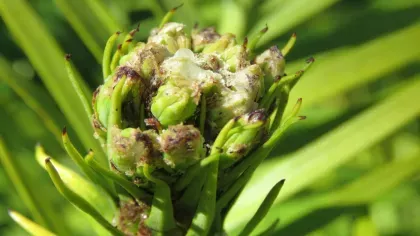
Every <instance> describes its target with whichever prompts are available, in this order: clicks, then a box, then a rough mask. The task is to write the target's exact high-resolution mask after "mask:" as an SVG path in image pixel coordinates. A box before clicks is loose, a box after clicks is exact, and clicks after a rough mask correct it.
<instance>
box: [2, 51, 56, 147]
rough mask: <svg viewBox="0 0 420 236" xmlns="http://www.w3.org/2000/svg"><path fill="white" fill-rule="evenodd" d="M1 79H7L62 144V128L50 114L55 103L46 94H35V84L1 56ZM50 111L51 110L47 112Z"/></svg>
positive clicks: (8, 83) (9, 84)
mask: <svg viewBox="0 0 420 236" xmlns="http://www.w3.org/2000/svg"><path fill="white" fill-rule="evenodd" d="M0 71H1V72H2V73H0V79H1V80H3V81H5V82H6V83H7V85H8V86H10V87H11V88H12V89H13V90H14V91H15V92H16V94H18V95H19V97H21V98H22V100H23V101H24V102H25V104H26V105H27V106H29V107H30V108H31V109H32V110H34V111H35V112H36V114H37V115H38V116H39V117H40V118H41V119H42V121H43V122H44V125H45V127H46V128H47V129H48V130H49V131H50V132H51V133H52V134H53V135H54V137H55V138H56V139H57V141H58V143H59V144H61V129H60V128H59V127H58V126H57V124H56V122H55V121H54V119H53V118H52V117H51V116H50V113H49V112H51V110H55V109H56V108H55V107H53V104H51V103H50V102H48V100H47V98H46V97H45V96H43V97H41V96H42V95H41V94H35V92H36V91H37V89H34V87H35V86H34V84H31V83H29V81H25V80H24V79H22V78H19V76H18V75H17V74H16V73H15V72H14V71H13V70H12V68H11V67H10V65H9V63H8V62H7V61H6V59H5V58H3V57H1V56H0ZM44 108H45V109H44ZM47 111H49V112H47Z"/></svg>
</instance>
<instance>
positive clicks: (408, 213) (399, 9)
mask: <svg viewBox="0 0 420 236" xmlns="http://www.w3.org/2000/svg"><path fill="white" fill-rule="evenodd" d="M181 2H183V3H184V6H183V7H181V8H180V9H179V11H178V12H177V14H176V15H174V20H176V21H180V22H185V23H186V24H187V26H188V27H191V28H192V26H193V24H194V23H196V22H197V23H198V24H199V25H201V26H211V25H215V26H217V28H218V29H220V30H221V31H223V32H233V33H235V34H237V35H238V37H240V38H243V37H244V36H246V35H249V36H250V35H253V34H254V33H255V32H257V31H258V30H260V29H262V28H263V27H264V26H265V25H266V24H267V25H268V28H269V30H268V32H267V34H266V35H265V36H264V37H263V38H262V41H261V43H260V44H259V45H258V50H257V51H261V50H262V49H264V48H267V47H268V46H271V45H274V44H275V45H279V46H281V45H283V44H284V43H285V42H286V40H287V39H288V38H289V36H290V35H291V34H292V33H293V32H296V33H297V35H298V40H297V43H296V46H295V48H294V50H293V51H292V52H291V53H290V57H289V58H290V59H289V58H288V62H287V63H288V66H287V71H286V72H287V73H291V72H293V71H296V69H295V68H298V67H299V66H300V65H301V64H302V60H303V59H304V58H306V56H307V55H314V56H315V57H316V59H317V63H315V64H314V66H313V68H311V72H310V73H307V75H305V78H304V79H302V81H300V82H299V84H298V85H297V86H296V88H295V89H294V90H293V92H292V94H291V97H290V100H291V101H295V100H296V99H297V98H299V97H303V107H302V110H303V111H302V112H301V113H302V114H305V115H307V116H308V119H307V120H306V121H305V122H301V123H299V124H298V125H296V126H297V127H295V128H294V129H292V130H291V131H290V132H289V133H288V134H287V135H286V137H285V138H284V139H283V140H282V141H281V142H280V143H279V144H278V145H277V148H276V150H275V152H274V153H273V155H272V157H270V158H269V159H268V160H266V161H265V162H264V163H263V164H262V166H261V167H260V168H258V169H257V171H256V173H255V174H254V176H253V178H252V179H251V182H250V183H249V184H248V186H247V187H246V188H245V190H244V191H243V194H242V195H241V197H240V198H239V199H238V200H237V201H236V204H235V205H234V206H233V210H232V212H231V214H230V216H229V217H228V219H227V221H226V222H225V227H226V228H227V229H229V230H230V232H234V233H240V232H241V231H242V230H243V229H244V225H243V222H247V221H248V219H250V218H251V217H252V216H253V215H254V213H255V212H256V211H257V208H258V206H259V205H260V203H261V201H262V200H263V198H264V196H266V194H267V193H268V192H269V191H270V189H271V188H272V187H273V186H274V185H275V184H276V183H277V181H278V180H279V179H280V178H285V179H286V182H285V184H284V187H283V189H282V191H281V192H280V194H279V197H278V198H277V199H276V200H275V201H274V205H273V207H272V208H271V209H270V210H269V211H268V213H267V218H266V221H264V222H263V223H261V224H258V227H257V231H258V232H263V231H264V230H265V229H267V228H269V227H270V228H273V229H274V230H276V231H275V232H276V233H283V234H285V235H302V234H308V235H375V234H379V235H418V234H420V228H419V226H418V224H417V223H416V222H415V220H412V219H413V218H414V219H415V218H416V217H415V216H417V217H419V216H420V209H419V208H418V206H419V205H420V204H419V202H420V194H419V190H420V185H419V181H418V178H413V177H414V176H415V175H416V174H417V175H418V173H419V169H420V165H419V162H420V159H419V158H420V156H419V155H420V154H419V151H420V146H419V143H420V142H419V141H420V140H419V136H418V135H419V127H418V125H419V120H418V115H419V114H420V104H419V103H418V101H419V99H420V97H419V96H420V91H419V88H420V84H419V81H420V78H419V73H420V70H419V68H420V67H419V61H420V60H419V59H420V48H419V47H418V46H417V41H418V36H419V35H420V25H419V18H418V12H419V10H420V2H419V1H418V0H403V1H400V0H390V1H381V0H358V1H350V0H347V1H345V0H342V1H338V0H321V1H307V0H298V1H297V0H264V1H256V0H223V1H210V0H205V1H198V0H186V1H169V0H160V1H158V0H149V1H135V0H132V1H131V0H130V1H117V0H86V1H81V0H77V1H63V0H55V1H42V0H34V1H27V0H15V1H10V0H0V16H1V19H2V21H1V22H0V25H1V26H2V27H0V42H1V47H0V53H1V54H0V69H1V73H0V106H1V108H0V121H1V122H0V135H1V138H2V140H4V141H2V142H1V146H0V155H1V159H0V160H1V167H2V168H1V169H0V201H1V202H2V204H0V209H1V211H0V225H1V227H0V234H1V235H17V234H18V233H23V231H22V230H21V229H20V228H19V227H18V226H17V225H16V224H15V223H13V222H12V221H11V218H9V217H8V216H7V211H6V209H7V208H11V209H14V210H17V211H18V212H21V213H23V215H25V216H31V217H30V218H31V219H32V220H34V221H35V222H37V223H40V224H41V225H43V226H45V227H47V228H48V229H51V230H52V229H54V231H55V230H58V231H56V232H60V231H59V230H60V229H61V230H62V231H64V232H62V233H60V235H61V234H63V235H66V232H67V234H69V235H91V234H92V232H94V231H93V230H99V231H96V233H97V234H101V233H100V232H103V229H102V228H101V227H100V226H98V225H95V223H94V221H89V220H88V221H85V220H84V219H89V217H88V216H86V215H84V214H83V213H82V212H80V211H77V210H75V208H74V207H73V206H69V205H68V204H67V203H66V202H65V201H64V199H63V198H62V197H61V196H60V195H59V194H58V192H57V191H56V190H55V189H54V188H53V185H52V183H51V181H50V180H49V179H48V174H47V173H46V172H45V171H43V169H42V168H41V167H40V166H39V165H38V164H37V163H36V160H35V158H34V156H35V155H34V153H35V151H34V150H35V148H34V147H35V144H36V143H37V142H41V143H42V144H43V145H44V146H45V148H46V149H47V150H48V151H49V153H51V155H52V156H54V157H57V161H59V162H61V163H62V164H63V165H64V166H67V167H62V168H65V169H66V170H67V172H68V173H69V175H68V176H72V175H77V176H79V177H80V176H81V175H80V173H78V172H77V170H78V169H77V168H75V167H74V166H73V164H72V163H71V162H70V161H69V159H70V158H68V157H67V156H66V155H64V153H65V151H64V150H65V149H64V147H62V146H61V132H60V130H61V127H63V126H65V125H66V126H67V127H68V130H69V132H68V133H69V134H70V135H72V134H77V135H75V136H74V137H71V138H72V140H74V143H75V146H76V147H77V148H78V149H79V150H84V151H86V152H87V151H88V149H90V148H93V149H94V151H95V153H97V154H99V156H101V154H100V153H101V151H100V150H101V147H100V144H99V142H97V140H96V139H94V138H93V136H92V133H93V129H92V128H91V125H90V123H89V122H88V119H87V116H88V114H87V113H86V112H85V110H84V109H83V104H82V102H81V101H80V100H79V97H78V96H77V93H76V92H75V91H74V89H73V88H72V83H71V81H70V80H69V79H68V77H67V74H66V71H65V66H64V58H63V57H64V52H68V53H71V54H72V55H73V61H74V64H75V66H74V68H78V69H79V71H78V72H76V76H75V77H76V80H77V81H78V82H80V83H81V84H82V88H81V91H82V93H84V94H85V95H86V96H91V91H93V89H94V88H96V87H97V85H98V84H99V83H102V75H101V74H102V71H101V68H100V66H99V65H98V63H100V62H101V58H102V54H101V53H102V50H101V49H102V48H103V47H104V45H105V43H106V40H107V38H108V36H109V35H111V34H112V33H114V32H115V31H117V30H123V31H125V32H128V30H129V29H131V28H135V26H136V25H137V24H138V23H140V32H139V34H138V35H137V36H136V37H137V39H138V40H142V39H143V40H144V39H145V37H146V36H147V35H148V34H149V31H150V29H151V28H152V27H154V26H156V25H157V24H158V23H159V21H160V19H161V18H162V17H163V15H164V14H165V12H166V11H167V10H169V9H171V8H172V7H174V6H177V5H178V4H179V3H181ZM81 6H83V7H81ZM221 9H223V10H221ZM290 109H291V108H290ZM290 109H289V110H290ZM57 141H58V142H57ZM3 143H4V144H3ZM6 146H7V149H9V151H7V150H6ZM38 151H39V150H38ZM38 154H39V155H40V153H38ZM39 155H38V156H39ZM99 158H101V157H99ZM102 160H104V156H102ZM56 167H57V166H56ZM57 168H58V167H57ZM19 176H20V178H21V179H19ZM22 177H24V178H22ZM62 178H63V181H64V182H65V181H66V179H65V177H64V176H62ZM83 178H84V177H83ZM19 183H24V184H19ZM86 188H88V187H86ZM91 188H95V186H93V187H89V189H91ZM82 190H83V189H81V188H80V189H72V191H74V192H78V191H82ZM16 193H17V194H16ZM31 196H32V197H31ZM41 199H42V200H41ZM38 202H42V203H38ZM21 203H24V204H21ZM45 203H47V204H45ZM102 204H107V203H106V202H104V203H102ZM36 208H39V209H36ZM39 211H42V212H43V213H44V214H42V215H44V216H47V218H45V219H42V217H40V216H38V215H37V214H36V212H39ZM34 212H35V213H34ZM258 212H260V211H258ZM101 213H102V212H101ZM102 214H104V215H105V214H106V213H102ZM11 215H12V216H13V218H14V219H15V221H17V222H19V221H27V219H25V218H23V217H22V216H21V215H19V214H18V213H15V212H12V213H11ZM239 216H240V217H239ZM16 219H18V220H16ZM51 219H55V220H53V221H51ZM273 222H274V223H273ZM34 230H37V229H34ZM100 230H102V231H100Z"/></svg>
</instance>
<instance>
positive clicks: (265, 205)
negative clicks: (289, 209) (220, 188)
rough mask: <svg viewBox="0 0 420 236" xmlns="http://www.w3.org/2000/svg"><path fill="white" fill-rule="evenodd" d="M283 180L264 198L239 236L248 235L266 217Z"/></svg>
mask: <svg viewBox="0 0 420 236" xmlns="http://www.w3.org/2000/svg"><path fill="white" fill-rule="evenodd" d="M283 184H284V179H283V180H281V181H279V182H278V183H277V184H276V185H274V186H273V188H272V189H271V190H270V192H269V193H268V194H267V196H266V197H265V199H264V201H263V202H262V203H261V205H260V207H259V208H258V210H257V212H255V214H254V216H253V217H252V219H251V220H250V221H249V222H248V223H247V224H246V226H245V228H244V229H243V230H242V232H241V233H240V234H239V236H246V235H250V234H251V233H252V231H253V230H254V229H255V228H256V227H257V225H258V224H259V223H260V222H261V221H262V220H263V219H264V217H265V216H266V215H267V213H268V211H269V210H270V208H271V206H272V205H273V203H274V200H276V198H277V195H278V194H279V192H280V190H281V188H282V187H283Z"/></svg>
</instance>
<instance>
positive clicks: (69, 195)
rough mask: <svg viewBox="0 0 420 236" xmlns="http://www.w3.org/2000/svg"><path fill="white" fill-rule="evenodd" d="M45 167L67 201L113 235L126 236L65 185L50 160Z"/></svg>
mask: <svg viewBox="0 0 420 236" xmlns="http://www.w3.org/2000/svg"><path fill="white" fill-rule="evenodd" d="M45 167H46V169H47V172H48V174H49V175H50V177H51V180H52V181H53V183H54V185H55V187H56V188H57V189H58V191H59V192H60V193H61V194H62V195H63V196H64V197H65V198H66V199H67V200H69V201H70V202H71V203H73V204H74V205H75V206H77V207H78V208H79V209H81V210H82V211H84V212H86V213H88V214H89V215H90V216H92V218H94V219H95V220H96V221H97V222H98V223H99V224H101V225H102V226H103V227H104V228H105V229H107V230H108V231H109V232H110V233H111V234H112V235H119V236H124V234H123V233H122V232H120V231H119V230H118V229H116V228H115V227H114V226H113V225H111V224H110V223H109V222H108V221H107V220H106V219H105V218H104V217H103V216H102V214H101V213H99V212H98V211H97V210H96V209H95V208H94V207H93V206H92V205H90V204H89V203H88V202H87V201H86V200H85V199H83V198H82V197H80V196H79V195H77V194H76V193H75V192H73V191H72V190H70V189H69V188H68V187H67V186H66V185H65V184H64V182H63V180H62V179H61V177H60V175H59V174H58V172H57V170H56V169H55V167H54V165H53V164H52V163H51V161H50V158H47V159H45Z"/></svg>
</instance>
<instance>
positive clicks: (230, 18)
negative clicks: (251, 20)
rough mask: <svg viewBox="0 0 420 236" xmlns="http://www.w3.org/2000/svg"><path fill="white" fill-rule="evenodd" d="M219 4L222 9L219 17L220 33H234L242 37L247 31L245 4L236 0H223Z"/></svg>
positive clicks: (239, 37)
mask: <svg viewBox="0 0 420 236" xmlns="http://www.w3.org/2000/svg"><path fill="white" fill-rule="evenodd" d="M221 2H222V3H221V6H219V7H220V8H221V9H222V11H221V13H220V17H219V24H218V26H219V27H218V28H217V29H218V31H219V32H220V33H233V34H235V35H236V37H237V38H238V39H241V38H242V37H243V35H244V33H245V27H246V22H247V16H246V12H245V10H244V9H243V6H242V5H240V4H238V3H237V2H235V1H234V0H224V1H221Z"/></svg>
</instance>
